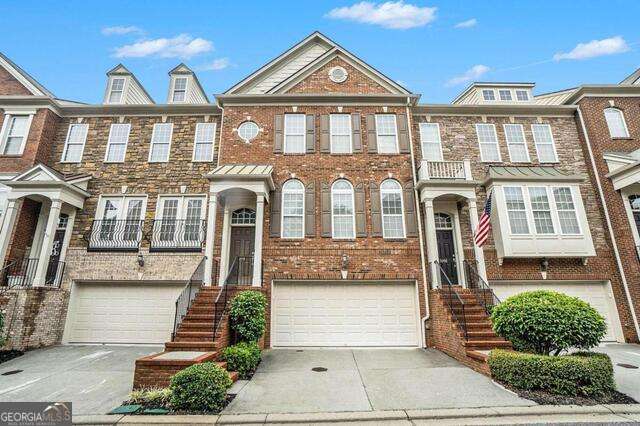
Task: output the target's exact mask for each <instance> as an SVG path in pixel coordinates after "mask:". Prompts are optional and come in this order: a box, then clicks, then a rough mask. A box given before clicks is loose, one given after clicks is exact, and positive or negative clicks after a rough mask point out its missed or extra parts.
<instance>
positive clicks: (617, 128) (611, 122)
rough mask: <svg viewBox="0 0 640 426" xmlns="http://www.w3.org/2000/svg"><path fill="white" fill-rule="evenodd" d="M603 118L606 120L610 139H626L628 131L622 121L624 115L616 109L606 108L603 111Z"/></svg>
mask: <svg viewBox="0 0 640 426" xmlns="http://www.w3.org/2000/svg"><path fill="white" fill-rule="evenodd" d="M604 118H605V119H606V120H607V126H608V127H609V134H611V137H612V138H628V137H629V130H627V123H625V121H624V114H623V113H622V111H620V110H619V109H617V108H607V109H605V110H604Z"/></svg>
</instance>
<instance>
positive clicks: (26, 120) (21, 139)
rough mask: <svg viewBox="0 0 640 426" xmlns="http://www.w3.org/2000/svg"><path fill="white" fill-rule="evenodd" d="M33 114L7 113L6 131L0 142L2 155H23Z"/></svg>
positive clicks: (5, 117)
mask: <svg viewBox="0 0 640 426" xmlns="http://www.w3.org/2000/svg"><path fill="white" fill-rule="evenodd" d="M31 117H32V116H31V115H9V114H7V115H5V116H4V120H5V122H4V125H3V129H4V133H3V135H2V143H1V144H0V154H2V155H22V152H23V151H24V146H25V144H26V142H27V136H28V134H29V127H30V126H31Z"/></svg>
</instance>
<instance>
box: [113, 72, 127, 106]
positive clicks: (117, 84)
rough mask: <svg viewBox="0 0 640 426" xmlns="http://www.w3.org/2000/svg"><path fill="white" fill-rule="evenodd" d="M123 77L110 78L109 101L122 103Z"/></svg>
mask: <svg viewBox="0 0 640 426" xmlns="http://www.w3.org/2000/svg"><path fill="white" fill-rule="evenodd" d="M124 82H125V79H124V78H113V79H111V89H109V103H110V104H119V103H122V98H123V95H124Z"/></svg>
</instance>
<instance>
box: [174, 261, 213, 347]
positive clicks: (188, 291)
mask: <svg viewBox="0 0 640 426" xmlns="http://www.w3.org/2000/svg"><path fill="white" fill-rule="evenodd" d="M206 259H207V258H206V257H203V258H202V259H201V260H200V263H198V266H197V267H196V269H195V271H193V274H191V277H190V278H189V282H188V283H187V285H185V286H184V288H183V289H182V291H181V292H180V295H179V296H178V298H177V299H176V311H175V315H174V318H173V333H172V335H171V336H172V337H171V340H174V339H175V337H176V333H177V332H178V328H179V327H180V324H182V320H183V319H184V317H185V316H186V315H187V312H189V308H190V307H191V304H192V303H193V300H194V299H195V298H196V296H197V295H198V292H199V291H200V288H201V287H202V284H203V281H204V270H205V266H204V265H205V261H206Z"/></svg>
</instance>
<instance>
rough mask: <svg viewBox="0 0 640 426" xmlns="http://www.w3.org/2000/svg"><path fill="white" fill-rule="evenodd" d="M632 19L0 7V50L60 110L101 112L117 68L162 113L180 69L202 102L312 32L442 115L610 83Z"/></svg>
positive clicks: (614, 2) (344, 6) (85, 5)
mask: <svg viewBox="0 0 640 426" xmlns="http://www.w3.org/2000/svg"><path fill="white" fill-rule="evenodd" d="M638 16H640V1H638V0H629V1H623V0H608V1H595V0H581V1H578V0H573V1H570V0H566V1H564V0H555V1H547V0H536V1H526V2H525V1H513V0H511V1H501V0H483V1H461V0H458V1H435V0H433V1H432V0H429V1H422V0H405V1H386V2H385V1H358V0H342V1H302V0H298V1H260V2H259V1H251V0H243V1H213V0H210V1H172V2H168V1H161V0H155V1H135V2H133V1H129V2H120V1H117V0H110V1H108V2H106V1H101V2H97V1H91V0H85V1H46V0H43V1H27V0H23V1H13V0H4V1H2V2H1V3H0V28H2V39H1V41H0V51H2V52H3V53H4V54H5V55H7V56H8V57H9V58H10V59H11V60H13V61H14V62H16V63H17V64H18V65H20V66H21V67H22V68H23V69H25V70H26V71H27V72H28V73H30V74H31V75H32V76H33V77H34V78H36V79H37V80H38V81H39V82H40V83H42V84H43V85H44V86H45V87H47V88H48V89H49V90H51V91H52V92H53V93H54V94H55V95H56V96H58V97H60V98H63V99H72V100H76V101H81V102H87V103H100V102H102V98H103V96H104V91H105V82H106V76H105V73H106V72H107V71H108V70H109V69H111V68H113V67H114V66H115V65H117V64H118V63H120V62H121V63H123V64H124V65H125V66H126V67H127V68H128V69H129V70H130V71H132V72H133V73H134V74H135V75H136V77H137V78H138V79H139V80H140V81H141V83H142V84H143V86H144V87H145V88H146V89H147V91H148V92H149V93H150V94H151V96H152V97H153V98H154V100H155V101H156V102H158V103H164V102H165V101H166V97H167V91H168V75H167V73H168V72H169V70H171V69H172V68H173V67H175V66H176V65H177V64H179V63H180V62H184V63H186V64H187V65H188V66H189V67H190V68H192V69H193V70H195V72H196V73H197V75H198V78H199V79H200V82H201V83H202V85H203V86H204V88H205V91H206V92H207V95H208V96H209V97H210V99H213V96H212V95H213V94H216V93H222V92H224V91H225V90H226V89H228V88H229V87H231V86H232V85H234V84H235V83H236V82H238V81H240V80H241V79H243V78H244V77H245V76H247V75H248V74H250V73H251V72H253V71H255V70H256V69H258V68H259V67H260V66H262V65H264V64H265V63H266V62H268V61H269V60H271V59H273V58H274V57H276V56H278V55H279V54H280V53H282V52H284V51H285V50H286V49H288V48H289V47H291V46H292V45H293V44H295V43H297V42H298V41H300V40H302V39H303V38H305V37H306V36H307V35H309V34H310V33H312V32H313V31H316V30H318V31H321V32H322V33H324V34H325V35H326V36H328V37H329V38H331V39H332V40H334V41H335V42H337V43H338V44H340V45H341V46H343V47H344V48H346V49H347V50H349V51H351V52H352V53H354V54H355V55H357V56H358V57H360V58H361V59H363V60H364V61H365V62H367V63H368V64H370V65H371V66H373V67H375V68H376V69H378V70H379V71H381V72H383V73H384V74H385V75H387V76H388V77H390V78H392V79H394V80H396V81H398V82H399V83H400V84H402V85H403V86H405V87H407V88H408V89H409V90H411V91H412V92H414V93H420V94H421V95H422V98H421V102H422V103H449V102H451V101H452V100H453V99H454V98H455V97H456V95H458V94H459V93H460V92H461V91H462V90H463V89H464V88H465V87H466V86H467V85H468V84H469V83H470V82H472V81H519V82H523V81H524V82H535V83H536V88H535V90H534V93H546V92H550V91H555V90H561V89H564V88H569V87H573V86H576V85H579V84H586V83H618V82H619V81H620V80H622V79H623V78H625V77H626V76H627V75H629V74H631V73H632V72H633V71H634V70H635V69H637V68H638V67H640V30H639V28H640V27H639V26H638Z"/></svg>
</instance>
